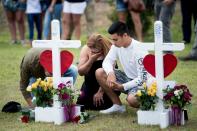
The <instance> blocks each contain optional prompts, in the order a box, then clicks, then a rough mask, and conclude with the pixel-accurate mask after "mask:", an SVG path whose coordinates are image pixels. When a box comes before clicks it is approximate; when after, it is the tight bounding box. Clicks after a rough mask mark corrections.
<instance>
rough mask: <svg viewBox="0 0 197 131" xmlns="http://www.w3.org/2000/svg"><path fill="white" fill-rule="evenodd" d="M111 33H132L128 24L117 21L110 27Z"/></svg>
mask: <svg viewBox="0 0 197 131" xmlns="http://www.w3.org/2000/svg"><path fill="white" fill-rule="evenodd" d="M108 33H109V34H115V33H117V35H120V36H122V35H123V34H124V33H127V34H128V35H130V32H129V29H128V27H127V25H126V24H125V23H123V22H120V21H116V22H114V23H113V24H112V25H111V26H110V27H109V29H108Z"/></svg>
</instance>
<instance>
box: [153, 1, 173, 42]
mask: <svg viewBox="0 0 197 131" xmlns="http://www.w3.org/2000/svg"><path fill="white" fill-rule="evenodd" d="M175 5H176V0H155V7H154V12H155V20H160V21H162V23H163V41H164V42H171V41H172V38H171V31H170V24H171V20H172V16H173V14H174V11H175Z"/></svg>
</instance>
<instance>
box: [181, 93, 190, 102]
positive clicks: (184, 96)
mask: <svg viewBox="0 0 197 131" xmlns="http://www.w3.org/2000/svg"><path fill="white" fill-rule="evenodd" d="M191 97H192V94H190V93H189V92H184V94H183V100H184V101H186V102H189V101H190V100H191Z"/></svg>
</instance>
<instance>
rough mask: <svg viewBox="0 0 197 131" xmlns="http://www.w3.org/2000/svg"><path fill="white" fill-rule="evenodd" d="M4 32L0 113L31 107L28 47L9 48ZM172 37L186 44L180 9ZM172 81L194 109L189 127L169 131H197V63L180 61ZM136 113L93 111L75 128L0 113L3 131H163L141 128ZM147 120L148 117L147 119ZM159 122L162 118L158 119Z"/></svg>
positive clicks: (0, 37) (149, 37)
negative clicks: (10, 106)
mask: <svg viewBox="0 0 197 131" xmlns="http://www.w3.org/2000/svg"><path fill="white" fill-rule="evenodd" d="M1 28H2V30H1V32H0V109H2V107H3V105H4V104H6V103H7V102H8V101H11V100H13V101H17V102H19V103H21V104H22V106H23V107H25V106H27V105H26V103H25V101H24V99H23V97H22V94H21V93H20V91H19V65H20V62H21V59H22V57H23V55H24V54H25V52H26V51H27V50H28V47H22V46H21V45H9V39H10V37H9V32H8V31H7V29H6V28H5V27H1ZM171 28H172V34H173V41H174V42H180V41H181V40H182V33H181V15H180V9H179V8H177V11H176V14H175V16H174V18H173V21H172V27H171ZM99 30H101V31H102V33H103V34H106V32H105V30H106V29H102V28H99ZM85 38H86V37H85V36H83V39H82V43H83V44H84V42H85ZM145 41H146V42H151V41H153V29H150V31H149V33H148V34H147V35H146V36H145ZM193 41H194V38H193V39H192V43H191V44H190V45H186V48H185V49H184V51H181V52H176V53H175V55H176V56H183V55H186V54H188V52H189V51H190V49H191V47H192V44H193ZM71 51H72V52H73V53H74V55H75V60H74V63H75V64H76V63H77V61H78V57H79V52H80V49H74V50H71ZM167 79H168V80H176V81H177V83H180V84H186V85H187V86H188V87H189V89H190V90H191V92H192V94H193V98H192V106H191V107H190V108H189V109H188V114H189V121H188V122H187V123H186V125H185V126H180V127H174V126H170V127H168V128H167V129H166V130H196V128H197V111H196V110H197V95H196V94H195V92H197V88H196V85H197V82H196V80H197V62H181V61H179V63H178V66H177V68H176V70H175V71H174V72H173V73H172V74H171V75H170V76H169V77H168V78H167ZM82 81H83V77H80V76H79V77H78V80H77V83H76V85H75V86H76V87H77V88H80V86H81V84H82ZM125 98H126V96H125V95H121V99H122V101H123V103H124V104H127V103H126V101H125ZM136 111H137V110H136V109H133V108H130V107H128V106H127V111H126V112H125V113H123V114H113V115H100V114H99V113H98V112H95V111H90V113H91V114H94V115H96V117H95V118H94V119H92V120H91V121H89V122H88V123H86V124H73V123H65V124H63V125H61V126H57V125H54V124H53V123H39V122H38V123H35V122H31V123H28V124H24V123H22V122H21V121H20V115H21V114H20V113H14V114H9V113H2V112H0V131H8V130H14V131H15V130H16V131H19V130H20V131H21V130H24V131H29V130H32V131H37V130H39V131H40V130H43V131H45V130H46V131H50V130H68V131H70V130H76V131H77V130H85V131H88V130H91V131H92V130H93V131H94V130H106V131H108V130H110V131H111V130H121V131H122V130H148V131H152V130H155V131H157V130H160V128H159V126H141V125H138V124H137V115H136ZM145 117H146V116H145ZM158 119H159V118H158Z"/></svg>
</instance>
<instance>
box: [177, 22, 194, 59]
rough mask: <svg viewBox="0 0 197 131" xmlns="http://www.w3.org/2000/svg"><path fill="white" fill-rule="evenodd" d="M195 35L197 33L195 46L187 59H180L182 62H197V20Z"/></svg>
mask: <svg viewBox="0 0 197 131" xmlns="http://www.w3.org/2000/svg"><path fill="white" fill-rule="evenodd" d="M195 33H196V37H195V41H194V45H193V47H192V49H191V51H190V53H189V54H188V55H187V56H185V57H180V60H182V61H197V20H196V26H195Z"/></svg>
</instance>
